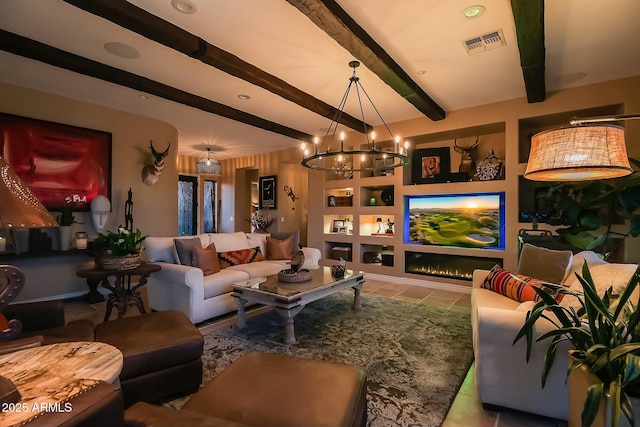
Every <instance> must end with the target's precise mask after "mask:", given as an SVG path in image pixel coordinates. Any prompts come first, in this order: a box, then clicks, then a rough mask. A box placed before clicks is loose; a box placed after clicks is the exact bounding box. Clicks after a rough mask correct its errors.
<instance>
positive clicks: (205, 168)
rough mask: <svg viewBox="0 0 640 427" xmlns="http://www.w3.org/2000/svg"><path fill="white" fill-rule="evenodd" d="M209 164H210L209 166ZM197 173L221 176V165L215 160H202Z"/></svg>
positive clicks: (199, 162)
mask: <svg viewBox="0 0 640 427" xmlns="http://www.w3.org/2000/svg"><path fill="white" fill-rule="evenodd" d="M207 163H208V164H207ZM196 173H210V174H218V175H219V174H220V163H218V162H217V161H216V160H215V159H210V158H207V159H201V160H198V163H196Z"/></svg>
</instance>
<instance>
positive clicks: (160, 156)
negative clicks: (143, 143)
mask: <svg viewBox="0 0 640 427" xmlns="http://www.w3.org/2000/svg"><path fill="white" fill-rule="evenodd" d="M167 144H169V145H168V146H167V149H166V150H164V151H163V152H158V151H156V149H155V148H154V147H153V139H152V140H151V141H149V148H150V149H151V155H152V156H153V164H149V165H146V166H145V167H144V168H142V182H144V183H145V184H147V185H154V184H155V183H156V182H158V180H159V179H160V174H161V173H162V169H164V159H165V158H166V157H167V155H168V154H169V148H171V143H170V142H169V141H167Z"/></svg>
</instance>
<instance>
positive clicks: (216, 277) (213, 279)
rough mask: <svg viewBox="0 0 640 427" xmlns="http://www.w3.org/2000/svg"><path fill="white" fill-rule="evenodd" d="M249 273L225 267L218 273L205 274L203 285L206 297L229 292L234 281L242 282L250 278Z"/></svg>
mask: <svg viewBox="0 0 640 427" xmlns="http://www.w3.org/2000/svg"><path fill="white" fill-rule="evenodd" d="M250 278H251V277H249V274H248V273H247V272H245V271H242V270H233V269H230V268H225V269H223V270H220V271H219V272H217V273H216V274H210V275H209V276H204V278H203V280H202V285H203V286H204V299H209V298H213V297H217V296H219V295H223V294H228V293H229V292H231V291H232V290H233V289H231V284H232V283H240V282H244V281H245V280H249V279H250Z"/></svg>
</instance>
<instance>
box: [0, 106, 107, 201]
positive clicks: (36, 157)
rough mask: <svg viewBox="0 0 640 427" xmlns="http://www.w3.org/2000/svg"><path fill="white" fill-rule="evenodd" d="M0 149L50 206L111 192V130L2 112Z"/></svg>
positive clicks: (18, 172) (85, 199)
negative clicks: (64, 123) (94, 128)
mask: <svg viewBox="0 0 640 427" xmlns="http://www.w3.org/2000/svg"><path fill="white" fill-rule="evenodd" d="M0 155H1V156H3V157H4V158H5V160H6V161H7V163H9V165H11V167H12V168H13V169H14V170H15V171H16V173H17V174H18V176H19V177H20V178H21V179H22V180H23V181H24V182H25V184H27V185H28V186H29V188H30V189H31V191H33V192H34V194H35V195H36V197H37V198H38V200H40V202H42V204H43V205H44V206H45V207H46V208H47V209H50V210H56V209H59V208H60V207H61V206H63V205H66V204H72V205H73V206H74V209H75V210H89V204H90V203H91V200H93V198H94V197H95V196H97V195H98V194H101V195H104V196H106V197H107V198H109V199H110V198H111V134H110V133H108V132H101V131H97V130H91V129H84V128H80V127H76V126H69V125H63V124H59V123H53V122H47V121H43V120H36V119H31V118H27V117H20V116H14V115H11V114H3V113H0Z"/></svg>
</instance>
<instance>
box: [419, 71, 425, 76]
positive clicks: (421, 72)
mask: <svg viewBox="0 0 640 427" xmlns="http://www.w3.org/2000/svg"><path fill="white" fill-rule="evenodd" d="M424 74H426V71H425V70H419V71H418V75H419V76H422V75H424Z"/></svg>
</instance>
